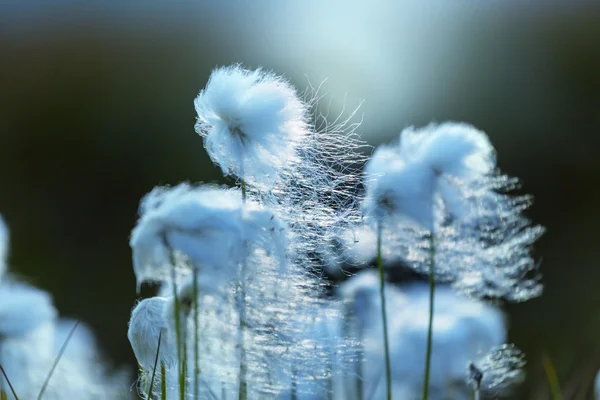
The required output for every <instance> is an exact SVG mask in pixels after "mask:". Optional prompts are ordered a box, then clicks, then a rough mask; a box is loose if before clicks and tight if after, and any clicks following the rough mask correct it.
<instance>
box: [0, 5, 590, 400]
mask: <svg viewBox="0 0 600 400" xmlns="http://www.w3.org/2000/svg"><path fill="white" fill-rule="evenodd" d="M234 62H241V63H243V64H244V65H246V66H248V67H258V66H264V67H266V68H268V69H273V70H274V71H276V72H277V73H280V74H284V75H285V76H286V77H288V78H289V79H290V80H291V81H292V82H293V83H294V84H295V85H296V86H297V87H298V88H299V89H300V90H302V89H304V88H305V87H306V86H307V85H308V83H309V82H311V83H313V84H318V83H319V82H321V81H323V80H324V79H326V78H329V79H328V81H327V83H326V84H325V89H326V90H327V91H328V92H329V93H330V94H331V96H332V98H333V103H332V106H331V107H332V108H333V111H332V114H333V115H335V114H336V113H337V112H339V111H341V110H342V108H343V106H344V105H345V106H346V108H347V109H353V108H355V107H356V106H357V105H358V104H359V102H360V101H361V100H363V99H364V100H365V102H364V104H363V106H362V108H361V110H362V112H363V113H364V122H363V125H362V127H361V128H360V131H361V132H362V134H363V137H364V138H365V139H366V140H367V141H368V142H369V143H370V144H373V145H376V144H378V143H381V142H384V141H389V140H390V139H391V138H392V137H394V136H395V135H397V134H398V133H399V132H400V130H401V129H402V128H403V127H405V126H407V125H413V124H414V125H423V124H426V123H428V122H429V121H431V120H436V121H444V120H448V119H450V120H461V121H466V122H470V123H472V124H474V125H475V126H477V127H478V128H480V129H483V130H485V131H486V132H487V133H488V134H489V135H490V137H491V139H492V141H493V143H494V144H495V146H496V148H497V150H498V161H499V165H500V167H501V168H502V169H503V170H504V171H505V172H507V173H509V174H511V175H514V176H518V177H520V178H521V179H522V181H523V183H524V191H525V192H528V193H531V194H533V195H534V196H535V198H536V203H535V205H534V207H533V208H532V209H531V210H530V212H529V215H530V216H531V217H532V219H533V220H534V221H535V222H537V223H541V224H544V225H546V226H547V227H548V233H547V234H546V235H545V236H544V237H543V238H542V240H541V241H540V242H539V244H538V246H537V248H536V256H537V257H539V258H540V259H542V267H541V268H542V271H543V273H544V280H545V284H546V288H545V292H544V295H543V296H542V297H541V298H539V299H535V300H532V301H529V302H527V303H524V304H517V305H511V306H510V307H508V308H507V311H508V312H509V315H510V332H509V336H510V340H511V341H513V342H515V343H516V344H517V345H518V346H519V347H520V348H522V349H523V350H525V351H526V352H527V354H528V361H529V367H528V368H529V377H528V381H527V382H528V383H527V386H526V387H525V388H524V390H523V394H522V398H524V399H544V398H548V396H549V395H548V392H547V391H546V384H545V381H544V373H543V369H542V361H541V360H542V358H543V356H544V354H548V355H549V356H550V357H551V359H552V360H553V361H554V363H555V364H556V367H557V370H558V375H559V378H560V379H561V381H562V382H563V386H564V389H565V392H567V393H571V392H573V391H575V390H577V388H584V389H586V388H587V387H588V386H589V382H590V379H592V378H593V375H594V374H595V372H596V370H597V368H598V367H599V366H600V339H599V337H600V335H599V334H600V318H599V317H600V307H599V305H600V290H598V282H599V281H600V268H598V264H599V262H598V255H597V253H598V247H599V245H598V235H597V233H596V232H597V226H598V224H599V223H600V207H599V204H600V203H599V200H600V185H599V184H600V179H599V176H600V151H599V149H600V2H598V1H594V2H592V1H589V2H583V1H574V2H569V1H565V2H560V1H543V2H542V1H540V2H524V1H518V0H507V1H485V2H480V1H471V2H467V1H447V2H412V3H411V2H395V1H392V0H390V1H384V0H374V1H371V2H354V1H327V2H322V1H318V0H309V1H302V2H301V1H294V2H292V1H290V2H286V1H281V2H277V1H266V0H265V1H243V0H236V1H222V2H209V1H194V2H191V1H190V2H171V1H169V2H159V1H141V0H138V1H129V2H105V1H87V2H79V1H63V0H58V1H52V2H50V1H32V0H22V1H3V2H0V91H1V92H0V93H1V100H0V102H1V103H0V213H2V214H3V215H4V217H5V219H6V220H7V222H8V224H9V225H10V228H11V231H12V251H11V257H10V260H11V265H12V268H13V270H15V271H17V272H18V273H20V274H22V275H24V276H26V277H27V278H28V279H29V280H30V281H32V282H34V283H35V284H37V285H39V286H40V287H42V288H44V289H46V290H48V291H50V292H51V293H52V294H53V295H54V298H55V301H56V305H57V307H58V308H59V309H60V311H61V312H62V313H63V314H64V315H66V316H71V317H76V318H80V319H82V320H83V321H85V322H87V323H89V324H91V325H92V327H93V328H94V329H95V330H96V332H97V334H98V336H99V339H100V342H101V343H102V345H103V346H104V347H105V349H106V351H107V353H108V354H109V355H110V356H111V357H112V359H113V360H114V361H115V362H118V363H123V362H127V363H131V364H132V365H133V363H134V358H133V354H132V352H131V350H130V346H129V343H128V341H127V337H126V331H127V321H128V319H129V313H130V310H131V307H132V305H133V304H134V301H135V299H136V295H135V284H134V276H133V272H132V268H131V262H130V260H131V255H130V249H129V246H128V237H129V233H130V230H131V228H132V227H133V225H134V223H135V221H136V212H137V204H138V201H139V199H140V197H141V196H142V195H143V194H144V193H146V192H148V191H149V190H150V189H152V187H153V186H154V185H157V184H166V183H171V184H175V183H177V182H180V181H182V180H190V181H207V182H211V181H218V180H219V179H221V178H220V173H219V171H218V170H217V168H215V167H214V166H213V165H212V164H211V163H210V161H209V160H208V158H207V156H206V153H205V151H204V149H203V147H202V141H201V139H200V138H199V137H198V136H197V135H196V134H195V133H194V129H193V125H194V121H195V113H194V109H193V104H192V101H193V98H194V97H195V95H196V94H197V93H198V91H199V90H200V89H201V88H202V87H203V86H204V84H205V82H206V80H207V78H208V76H209V74H210V71H211V69H212V68H213V67H215V66H217V65H225V64H230V63H234ZM567 398H571V397H570V395H569V394H568V395H567Z"/></svg>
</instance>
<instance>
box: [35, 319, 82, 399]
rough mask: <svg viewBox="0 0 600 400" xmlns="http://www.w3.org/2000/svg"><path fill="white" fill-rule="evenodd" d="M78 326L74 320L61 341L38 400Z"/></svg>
mask: <svg viewBox="0 0 600 400" xmlns="http://www.w3.org/2000/svg"><path fill="white" fill-rule="evenodd" d="M78 326H79V321H77V322H75V325H73V328H71V331H70V332H69V334H68V335H67V338H66V339H65V342H64V343H63V345H62V347H61V348H60V350H59V351H58V355H57V356H56V359H55V360H54V363H53V364H52V368H50V372H48V376H46V380H45V381H44V384H43V385H42V389H41V390H40V394H38V397H37V398H38V400H40V399H41V398H42V396H43V395H44V392H45V391H46V388H47V387H48V383H50V378H52V374H54V370H55V369H56V366H57V365H58V362H59V361H60V359H61V358H62V356H63V354H64V353H65V350H66V349H67V346H68V345H69V342H70V341H71V338H72V337H73V334H74V333H75V330H76V329H77V327H78Z"/></svg>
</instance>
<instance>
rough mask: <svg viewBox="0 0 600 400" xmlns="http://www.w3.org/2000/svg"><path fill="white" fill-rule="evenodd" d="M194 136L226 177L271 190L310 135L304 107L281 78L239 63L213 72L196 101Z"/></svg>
mask: <svg viewBox="0 0 600 400" xmlns="http://www.w3.org/2000/svg"><path fill="white" fill-rule="evenodd" d="M194 106H195V108H196V112H197V113H198V120H197V122H196V126H195V128H196V132H197V133H198V134H199V135H200V136H202V137H203V138H204V145H205V147H206V150H207V151H208V154H209V156H210V158H211V159H212V160H213V162H215V163H216V164H218V165H219V166H220V167H221V170H222V171H223V173H224V174H225V175H235V176H237V177H239V178H240V179H242V180H243V181H245V182H247V183H249V184H252V185H254V186H257V187H269V186H271V185H272V184H273V182H275V181H276V180H277V178H278V175H279V173H278V170H279V169H280V168H281V167H283V166H285V165H287V164H288V163H289V161H290V159H291V158H293V157H294V156H295V150H296V146H297V145H298V144H299V143H300V142H301V141H302V140H303V139H304V137H305V136H306V134H307V131H308V124H307V107H306V105H305V104H304V103H303V102H302V101H301V100H300V98H299V97H298V95H297V94H296V91H295V90H294V88H293V87H292V86H291V85H290V84H289V83H287V82H286V81H285V80H284V79H283V78H281V77H278V76H276V75H275V74H273V73H270V72H267V71H264V70H262V69H257V70H254V71H251V70H247V69H244V68H242V67H241V66H240V65H233V66H229V67H221V68H217V69H215V70H214V71H213V73H212V74H211V76H210V78H209V80H208V83H207V84H206V87H205V88H204V89H203V90H202V91H201V92H200V94H199V95H198V97H196V99H195V101H194Z"/></svg>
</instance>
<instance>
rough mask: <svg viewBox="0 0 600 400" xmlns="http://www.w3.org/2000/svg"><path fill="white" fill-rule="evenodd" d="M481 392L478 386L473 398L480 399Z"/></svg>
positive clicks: (474, 399)
mask: <svg viewBox="0 0 600 400" xmlns="http://www.w3.org/2000/svg"><path fill="white" fill-rule="evenodd" d="M479 393H480V390H479V388H476V389H475V390H474V391H473V400H479Z"/></svg>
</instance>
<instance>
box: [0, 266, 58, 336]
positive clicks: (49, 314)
mask: <svg viewBox="0 0 600 400" xmlns="http://www.w3.org/2000/svg"><path fill="white" fill-rule="evenodd" d="M57 314H58V313H57V311H56V309H55V308H54V305H53V304H52V297H51V296H50V295H49V294H48V293H47V292H45V291H43V290H41V289H38V288H36V287H33V286H29V285H27V284H25V283H23V282H19V281H17V280H13V279H11V278H6V279H5V280H4V281H3V282H2V284H1V285H0V337H2V336H9V337H10V336H19V335H23V334H25V333H27V332H29V331H32V330H34V329H35V328H37V327H38V326H41V325H43V324H46V323H49V322H52V321H53V320H54V319H56V317H57Z"/></svg>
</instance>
